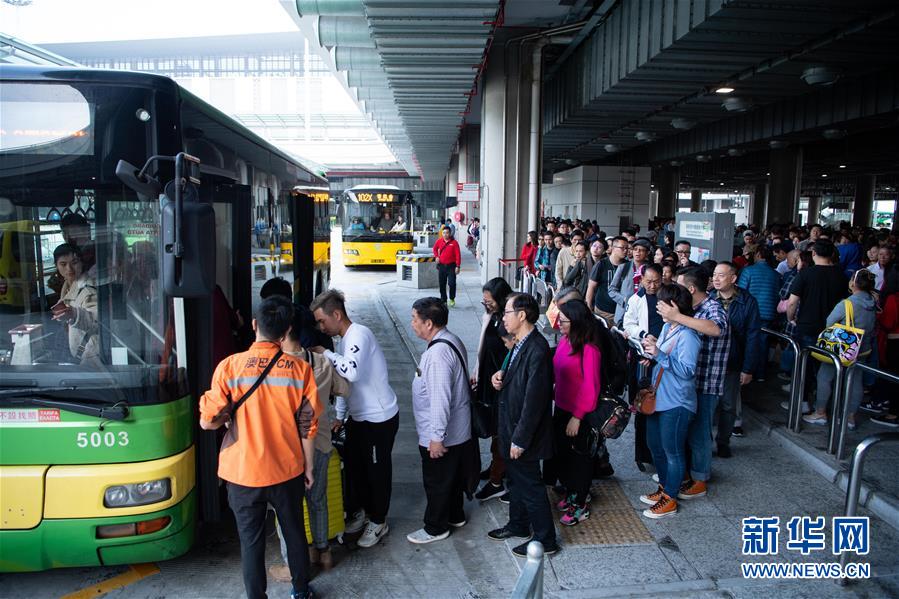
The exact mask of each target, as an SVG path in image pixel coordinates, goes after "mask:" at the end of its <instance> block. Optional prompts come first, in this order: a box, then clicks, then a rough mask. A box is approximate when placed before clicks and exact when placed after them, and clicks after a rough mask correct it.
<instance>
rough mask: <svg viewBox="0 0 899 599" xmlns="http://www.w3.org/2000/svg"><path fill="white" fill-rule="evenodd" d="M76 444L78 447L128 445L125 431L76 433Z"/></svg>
mask: <svg viewBox="0 0 899 599" xmlns="http://www.w3.org/2000/svg"><path fill="white" fill-rule="evenodd" d="M76 442H77V444H78V447H115V446H119V447H125V446H126V445H128V433H126V432H125V431H119V432H118V433H113V432H111V431H106V432H105V433H101V432H93V433H78V438H77V441H76Z"/></svg>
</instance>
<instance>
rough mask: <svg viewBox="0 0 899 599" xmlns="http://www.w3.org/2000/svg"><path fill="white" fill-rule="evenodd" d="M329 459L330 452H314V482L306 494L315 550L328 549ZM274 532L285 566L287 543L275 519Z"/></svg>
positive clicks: (279, 524)
mask: <svg viewBox="0 0 899 599" xmlns="http://www.w3.org/2000/svg"><path fill="white" fill-rule="evenodd" d="M330 459H331V452H330V451H329V452H328V453H325V452H323V451H319V450H317V449H316V450H315V458H314V460H313V462H312V475H313V477H314V480H313V482H312V488H311V489H309V492H308V493H307V494H306V507H308V508H309V529H310V530H311V531H312V544H313V545H314V546H315V548H316V549H327V548H328V462H329V461H330ZM275 530H277V532H278V540H279V541H280V543H281V558H282V559H283V560H284V563H285V564H286V563H288V562H287V542H286V541H285V540H284V532H283V531H282V530H281V523H280V522H278V520H277V519H275ZM303 534H306V533H305V532H304V533H303Z"/></svg>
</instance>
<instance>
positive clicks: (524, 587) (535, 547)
mask: <svg viewBox="0 0 899 599" xmlns="http://www.w3.org/2000/svg"><path fill="white" fill-rule="evenodd" d="M512 599H543V544H542V543H540V541H531V542H530V543H528V561H527V562H526V563H525V564H524V568H522V569H521V574H519V575H518V581H517V582H516V583H515V588H513V589H512Z"/></svg>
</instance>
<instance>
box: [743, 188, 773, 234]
mask: <svg viewBox="0 0 899 599" xmlns="http://www.w3.org/2000/svg"><path fill="white" fill-rule="evenodd" d="M767 211H768V184H767V183H757V184H756V185H755V186H754V187H753V188H752V201H751V203H750V204H749V215H748V217H747V220H749V223H750V224H753V225H756V226H758V227H759V228H763V227H764V226H765V213H766V212H767Z"/></svg>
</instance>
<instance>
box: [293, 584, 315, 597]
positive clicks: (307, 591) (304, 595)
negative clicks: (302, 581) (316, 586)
mask: <svg viewBox="0 0 899 599" xmlns="http://www.w3.org/2000/svg"><path fill="white" fill-rule="evenodd" d="M314 597H315V593H313V592H312V587H309V588H308V589H307V590H306V592H305V593H301V592H299V591H293V592H292V593H291V594H290V599H313V598H314Z"/></svg>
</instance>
